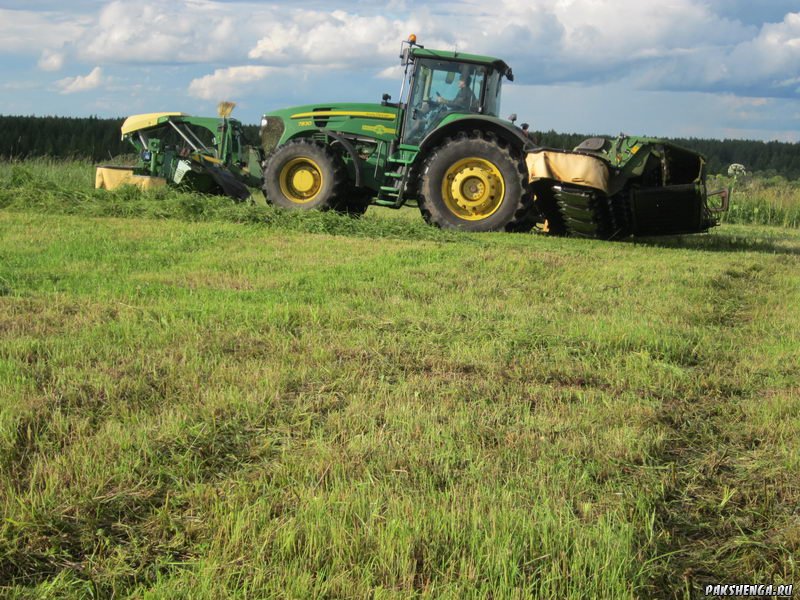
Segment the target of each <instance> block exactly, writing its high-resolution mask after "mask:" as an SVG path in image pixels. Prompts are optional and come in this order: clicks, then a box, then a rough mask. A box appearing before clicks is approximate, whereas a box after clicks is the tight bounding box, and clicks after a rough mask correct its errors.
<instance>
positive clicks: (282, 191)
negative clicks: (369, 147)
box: [263, 140, 347, 210]
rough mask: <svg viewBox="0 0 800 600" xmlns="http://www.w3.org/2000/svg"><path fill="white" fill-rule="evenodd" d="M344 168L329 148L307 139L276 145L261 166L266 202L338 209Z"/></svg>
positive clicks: (341, 196) (308, 207)
mask: <svg viewBox="0 0 800 600" xmlns="http://www.w3.org/2000/svg"><path fill="white" fill-rule="evenodd" d="M346 183H347V171H346V169H345V167H344V163H343V162H342V159H341V158H340V157H339V156H338V155H336V154H335V153H334V152H333V151H332V150H331V149H330V148H328V147H327V146H324V145H322V144H315V143H313V142H310V141H306V140H298V141H293V142H289V143H287V144H285V145H283V146H281V147H280V148H278V149H277V150H276V151H275V152H274V153H273V154H272V156H270V158H269V160H268V161H267V164H266V167H265V168H264V186H263V189H264V195H265V196H266V198H267V202H269V203H270V204H274V205H276V206H280V207H282V208H288V209H293V210H340V206H343V203H344V202H345V201H346V200H347V198H346V197H344V196H346V188H347V186H346Z"/></svg>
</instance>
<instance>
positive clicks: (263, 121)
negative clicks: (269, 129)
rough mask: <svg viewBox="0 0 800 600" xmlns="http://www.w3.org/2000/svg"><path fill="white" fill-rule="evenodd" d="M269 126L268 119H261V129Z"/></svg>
mask: <svg viewBox="0 0 800 600" xmlns="http://www.w3.org/2000/svg"><path fill="white" fill-rule="evenodd" d="M268 124H269V120H267V117H261V127H266V126H267V125H268Z"/></svg>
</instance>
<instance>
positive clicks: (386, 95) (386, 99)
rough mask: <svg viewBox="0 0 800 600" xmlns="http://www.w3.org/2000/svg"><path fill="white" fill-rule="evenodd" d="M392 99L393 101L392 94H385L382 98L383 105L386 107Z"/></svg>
mask: <svg viewBox="0 0 800 600" xmlns="http://www.w3.org/2000/svg"><path fill="white" fill-rule="evenodd" d="M391 99H392V95H391V94H384V95H383V96H382V97H381V100H382V102H381V104H383V105H384V106H386V105H387V104H388V103H389V100H391Z"/></svg>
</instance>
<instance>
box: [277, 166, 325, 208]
mask: <svg viewBox="0 0 800 600" xmlns="http://www.w3.org/2000/svg"><path fill="white" fill-rule="evenodd" d="M278 182H279V184H280V186H281V192H282V193H283V195H284V196H285V197H286V198H287V199H288V200H290V201H291V202H295V203H297V204H306V203H308V202H311V201H312V200H314V198H316V197H317V196H318V195H319V192H320V190H321V189H322V184H323V182H324V178H323V176H322V169H320V168H319V165H318V164H317V163H315V162H314V161H313V160H311V159H310V158H306V157H299V158H293V159H292V160H290V161H289V162H287V163H286V164H285V165H283V168H282V169H281V172H280V175H279V176H278Z"/></svg>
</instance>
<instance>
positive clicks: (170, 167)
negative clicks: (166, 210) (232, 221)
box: [96, 103, 262, 200]
mask: <svg viewBox="0 0 800 600" xmlns="http://www.w3.org/2000/svg"><path fill="white" fill-rule="evenodd" d="M232 109H233V104H232V103H221V104H220V117H219V118H216V117H195V116H190V115H186V114H183V113H178V112H165V113H149V114H143V115H133V116H131V117H128V118H127V119H126V120H125V122H124V123H123V125H122V139H123V140H128V141H129V142H130V143H131V145H132V146H133V147H134V149H135V150H136V155H137V157H138V160H137V164H136V165H135V166H133V167H108V166H104V167H98V170H97V179H96V187H103V188H106V189H113V188H115V187H118V186H119V185H123V184H134V185H138V186H140V187H146V188H149V187H158V186H161V185H167V184H169V185H176V186H184V187H187V188H189V189H191V190H194V191H197V192H202V193H207V194H220V195H227V196H230V197H232V198H234V199H236V200H245V199H247V198H248V197H249V196H250V190H249V189H248V186H253V187H258V186H260V185H261V175H262V174H261V161H262V154H261V151H260V149H259V148H254V147H251V146H245V145H244V144H243V143H242V126H241V123H240V122H239V121H237V120H236V119H231V118H229V115H230V111H231V110H232Z"/></svg>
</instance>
